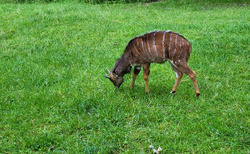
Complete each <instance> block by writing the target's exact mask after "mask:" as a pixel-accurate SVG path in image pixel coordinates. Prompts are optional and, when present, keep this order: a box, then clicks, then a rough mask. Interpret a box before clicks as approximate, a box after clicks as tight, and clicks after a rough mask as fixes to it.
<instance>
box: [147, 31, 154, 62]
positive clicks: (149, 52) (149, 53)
mask: <svg viewBox="0 0 250 154" xmlns="http://www.w3.org/2000/svg"><path fill="white" fill-rule="evenodd" d="M148 35H149V34H148ZM148 35H147V41H146V47H148V55H149V57H150V60H152V59H153V58H152V55H151V51H150V46H149V41H148Z"/></svg>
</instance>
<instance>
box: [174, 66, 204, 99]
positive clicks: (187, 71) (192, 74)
mask: <svg viewBox="0 0 250 154" xmlns="http://www.w3.org/2000/svg"><path fill="white" fill-rule="evenodd" d="M178 69H180V71H182V72H184V73H185V74H187V75H188V76H189V78H190V79H191V80H192V82H193V85H194V91H195V94H196V96H197V97H198V96H199V95H200V91H199V87H198V84H197V79H196V74H195V71H193V70H192V69H191V68H190V67H189V66H188V65H185V66H184V67H183V66H180V67H178Z"/></svg>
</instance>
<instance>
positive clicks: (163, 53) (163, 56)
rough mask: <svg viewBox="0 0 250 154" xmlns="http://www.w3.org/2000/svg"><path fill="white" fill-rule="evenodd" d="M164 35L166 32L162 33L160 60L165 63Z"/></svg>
mask: <svg viewBox="0 0 250 154" xmlns="http://www.w3.org/2000/svg"><path fill="white" fill-rule="evenodd" d="M165 33H166V32H164V33H163V37H162V50H163V51H162V58H163V60H164V61H165V43H164V42H165Z"/></svg>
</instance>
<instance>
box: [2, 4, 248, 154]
mask: <svg viewBox="0 0 250 154" xmlns="http://www.w3.org/2000/svg"><path fill="white" fill-rule="evenodd" d="M249 10H250V7H249V5H248V4H247V3H240V4H234V3H227V4H221V3H218V4H201V3H189V4H183V3H179V4H178V3H172V2H169V1H162V2H156V3H148V4H147V3H135V4H114V5H107V4H102V5H90V4H83V3H69V2H66V3H48V4H0V20H1V22H0V59H1V60H0V103H1V104H0V124H1V125H0V153H33V152H52V151H53V152H57V153H64V152H67V153H151V152H152V151H151V150H150V149H149V146H150V145H153V146H155V147H157V148H158V147H159V146H160V147H161V148H162V150H163V151H162V152H163V153H185V152H187V153H249V152H250V150H249V145H250V135H249V132H250V129H249V123H250V119H249V105H250V104H249V102H250V95H249V91H250V84H249V82H250V76H249V74H250V73H249V64H250V56H249V50H250V48H249V47H250V46H249V38H250V33H249V28H250V23H249V19H250V11H249ZM153 30H172V31H174V32H177V33H180V34H182V35H183V36H185V37H186V38H187V39H188V40H189V41H190V42H191V43H192V48H193V49H192V53H191V57H190V60H189V65H190V67H191V68H192V69H193V70H195V72H196V74H197V80H198V85H199V88H200V92H201V95H200V96H199V97H198V98H196V97H195V93H194V89H193V85H192V82H191V80H190V79H189V78H188V77H187V76H186V75H184V76H183V78H182V81H181V83H180V85H179V87H178V90H177V92H176V93H175V94H170V91H171V89H172V87H173V84H174V82H175V78H176V77H175V73H174V71H173V70H172V69H171V67H170V65H169V64H168V63H165V64H152V65H151V73H150V77H149V89H150V93H149V94H145V93H144V80H143V74H142V73H140V74H139V76H138V78H137V80H136V85H135V88H134V89H133V90H131V89H129V85H130V83H131V81H132V79H131V74H128V75H126V76H125V82H124V83H123V85H122V86H121V87H120V88H119V89H115V87H114V86H113V84H112V83H111V82H110V81H108V79H106V78H104V75H105V74H106V69H105V67H107V68H109V69H112V68H113V66H114V64H115V61H116V59H117V58H119V57H120V56H121V55H122V53H123V51H124V49H125V47H126V45H127V43H128V42H129V40H130V39H132V38H133V37H135V36H137V35H140V34H144V33H146V32H150V31H153Z"/></svg>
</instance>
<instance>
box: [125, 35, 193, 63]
mask: <svg viewBox="0 0 250 154" xmlns="http://www.w3.org/2000/svg"><path fill="white" fill-rule="evenodd" d="M126 50H129V51H130V54H131V55H132V57H133V58H132V59H134V60H135V61H134V63H140V64H142V63H153V62H154V63H163V62H165V61H166V60H170V61H173V62H175V61H184V62H187V61H188V59H189V57H190V53H191V44H190V43H189V41H188V40H187V39H186V38H184V37H183V36H182V35H180V34H178V33H174V32H171V31H154V32H150V33H146V34H144V35H140V36H137V37H135V38H133V39H132V40H131V41H130V42H129V43H128V45H127V47H126Z"/></svg>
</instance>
